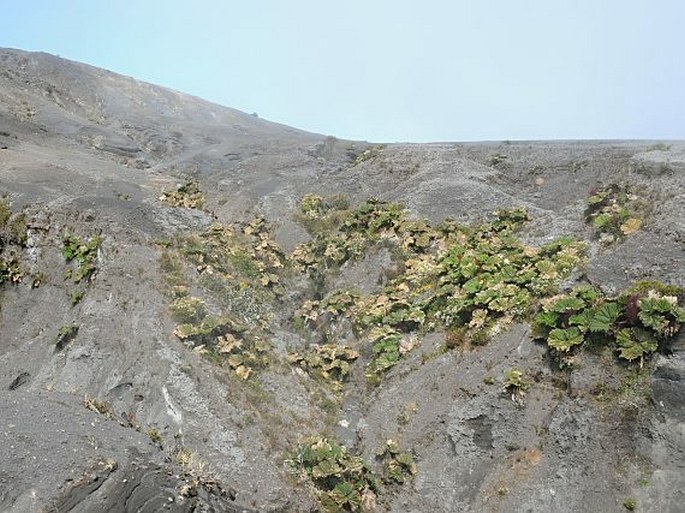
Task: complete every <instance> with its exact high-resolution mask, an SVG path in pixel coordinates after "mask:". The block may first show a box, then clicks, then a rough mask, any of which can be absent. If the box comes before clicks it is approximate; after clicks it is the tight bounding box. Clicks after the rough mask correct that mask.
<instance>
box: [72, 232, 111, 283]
mask: <svg viewBox="0 0 685 513" xmlns="http://www.w3.org/2000/svg"><path fill="white" fill-rule="evenodd" d="M101 243H102V238H101V237H100V236H98V235H94V236H92V237H90V238H89V239H88V240H86V241H84V240H81V239H80V238H79V237H77V236H76V235H67V236H66V237H64V239H63V240H62V256H64V259H65V260H66V262H67V263H70V262H72V261H75V262H76V269H73V268H69V269H67V272H66V277H67V278H71V279H72V280H73V281H74V283H81V282H82V281H90V280H91V279H92V278H93V275H94V274H95V271H96V270H97V266H96V262H97V258H98V251H99V248H100V244H101Z"/></svg>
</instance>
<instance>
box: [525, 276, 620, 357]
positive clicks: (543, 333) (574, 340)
mask: <svg viewBox="0 0 685 513" xmlns="http://www.w3.org/2000/svg"><path fill="white" fill-rule="evenodd" d="M622 313H623V311H622V308H621V306H620V305H619V304H618V303H616V302H613V301H606V300H605V298H604V297H603V296H602V294H601V293H600V292H599V291H598V290H597V289H595V288H593V287H588V286H581V287H576V288H575V289H573V290H572V291H571V292H570V293H568V294H562V295H559V296H554V297H552V298H550V299H548V300H546V301H543V303H542V309H541V311H540V312H539V313H538V314H537V315H536V316H535V317H534V319H533V323H532V324H533V336H534V337H535V338H538V339H544V340H545V341H546V342H547V345H548V346H549V347H550V348H551V349H553V350H555V351H557V352H558V353H568V352H570V351H571V350H572V349H574V348H575V347H576V346H580V345H582V344H583V343H584V342H585V341H586V340H590V339H592V338H594V339H595V340H596V341H607V340H610V339H611V338H612V337H613V333H614V331H615V327H616V322H617V321H618V319H619V318H620V317H621V315H622Z"/></svg>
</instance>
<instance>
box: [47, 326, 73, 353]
mask: <svg viewBox="0 0 685 513" xmlns="http://www.w3.org/2000/svg"><path fill="white" fill-rule="evenodd" d="M78 330H79V327H78V326H77V325H75V324H69V325H65V326H62V327H61V328H60V329H59V331H58V332H57V336H56V337H55V339H54V340H53V344H54V345H55V348H56V349H57V351H61V350H62V349H64V348H65V347H66V346H67V345H68V344H69V343H70V342H71V341H72V340H74V339H75V338H76V335H78Z"/></svg>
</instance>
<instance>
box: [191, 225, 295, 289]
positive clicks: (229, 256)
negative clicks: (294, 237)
mask: <svg viewBox="0 0 685 513" xmlns="http://www.w3.org/2000/svg"><path fill="white" fill-rule="evenodd" d="M239 230H240V231H239V232H238V233H236V230H235V229H233V228H231V227H228V226H224V225H221V224H219V223H216V224H214V225H212V226H211V227H210V228H208V229H207V230H206V231H205V232H203V233H201V234H200V235H192V236H190V237H188V238H186V239H185V240H183V241H182V242H181V251H182V252H183V254H184V255H185V256H186V258H187V259H188V260H190V261H191V262H192V263H193V264H195V267H196V269H197V271H198V272H199V273H200V275H201V276H210V275H211V276H219V277H221V279H223V280H226V281H229V282H234V281H236V280H239V281H240V282H241V284H242V286H243V287H252V288H254V287H260V288H265V289H268V290H270V291H272V292H273V293H275V294H280V293H282V292H283V286H282V284H281V283H280V282H281V279H280V276H279V273H280V271H281V270H282V269H283V267H284V264H285V263H286V258H285V255H284V254H283V252H282V251H281V249H280V247H279V246H278V244H276V242H274V241H273V239H271V236H270V233H269V227H268V225H267V223H266V220H265V219H264V218H263V217H257V218H255V219H253V220H252V221H250V222H249V223H246V224H244V225H242V226H241V227H240V228H239Z"/></svg>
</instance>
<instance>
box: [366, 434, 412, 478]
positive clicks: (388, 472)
mask: <svg viewBox="0 0 685 513" xmlns="http://www.w3.org/2000/svg"><path fill="white" fill-rule="evenodd" d="M376 459H377V460H378V461H379V462H380V463H381V469H382V470H381V475H382V477H383V481H384V482H386V483H396V484H403V483H404V482H405V481H407V479H411V478H412V477H413V476H414V475H416V463H414V458H412V456H411V454H409V453H408V452H404V451H402V449H401V448H400V446H399V444H398V443H397V442H396V441H395V440H387V441H386V442H385V444H384V445H383V447H382V448H381V449H380V450H379V451H378V453H377V454H376Z"/></svg>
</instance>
